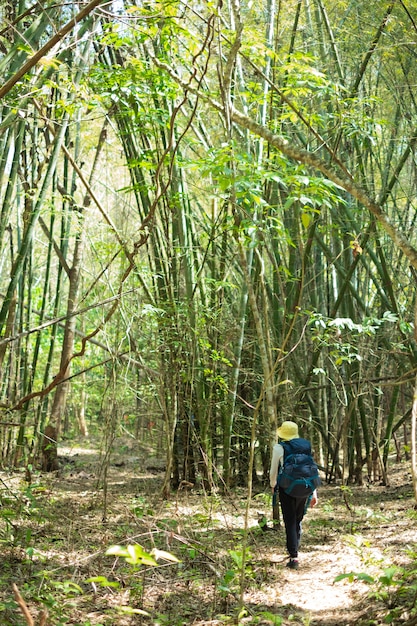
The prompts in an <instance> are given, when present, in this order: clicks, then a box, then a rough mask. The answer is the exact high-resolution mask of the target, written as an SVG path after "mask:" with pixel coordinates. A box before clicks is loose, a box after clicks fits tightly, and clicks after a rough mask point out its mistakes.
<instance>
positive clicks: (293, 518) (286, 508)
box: [279, 489, 308, 559]
mask: <svg viewBox="0 0 417 626" xmlns="http://www.w3.org/2000/svg"><path fill="white" fill-rule="evenodd" d="M307 500H308V498H293V497H292V496H288V495H287V494H286V493H285V491H284V490H283V489H279V501H280V502H281V511H282V517H283V520H284V525H285V533H286V536H287V550H288V554H289V555H290V557H291V558H292V559H296V558H297V556H298V547H299V545H300V539H301V522H302V520H303V517H304V513H305V508H306V504H307Z"/></svg>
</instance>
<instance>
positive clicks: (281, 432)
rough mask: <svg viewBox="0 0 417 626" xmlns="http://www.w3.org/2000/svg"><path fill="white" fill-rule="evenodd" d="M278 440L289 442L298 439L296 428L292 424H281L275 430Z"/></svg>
mask: <svg viewBox="0 0 417 626" xmlns="http://www.w3.org/2000/svg"><path fill="white" fill-rule="evenodd" d="M277 435H278V437H279V439H284V441H290V440H291V439H296V438H297V437H298V426H297V424H295V423H294V422H282V424H281V426H280V427H279V428H278V430H277Z"/></svg>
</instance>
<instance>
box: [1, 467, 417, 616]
mask: <svg viewBox="0 0 417 626" xmlns="http://www.w3.org/2000/svg"><path fill="white" fill-rule="evenodd" d="M116 465H117V464H116V463H115V464H114V466H113V467H112V471H111V477H110V479H109V484H108V490H107V502H106V516H105V519H104V520H103V493H102V490H101V489H98V488H97V480H96V473H95V466H94V463H92V462H91V461H88V462H86V461H84V460H82V458H80V459H79V461H78V462H77V463H76V464H74V463H72V464H71V465H70V466H69V467H64V468H63V469H62V470H61V472H60V473H59V474H55V475H46V474H44V475H42V474H40V473H38V474H37V473H36V472H32V475H31V476H32V481H31V483H30V484H29V483H27V482H26V481H25V475H24V474H23V473H14V474H6V473H4V474H3V477H2V478H1V483H0V501H1V508H0V550H1V560H2V567H1V573H0V623H1V624H2V625H4V626H22V625H25V624H29V623H30V622H29V621H28V615H29V614H30V616H32V618H33V619H34V620H35V622H34V623H36V624H41V623H42V619H46V614H48V618H47V619H48V621H47V622H44V623H47V624H51V625H53V626H61V625H64V624H65V625H66V624H72V625H78V626H100V625H101V626H110V625H111V626H116V625H119V626H124V625H130V624H144V625H150V624H153V625H158V626H163V625H167V626H168V625H169V626H183V625H188V624H195V625H201V626H202V625H205V624H207V625H209V624H210V625H215V624H228V623H230V624H239V623H241V624H272V625H287V624H288V625H289V624H300V625H308V624H310V623H313V622H314V624H318V623H320V624H322V625H323V626H324V625H325V624H326V625H327V624H328V625H329V626H330V624H338V625H339V626H341V625H342V624H348V623H349V621H348V619H351V617H349V618H348V617H347V616H346V615H344V613H343V611H341V613H340V615H337V614H333V615H332V617H331V619H330V618H329V619H327V621H326V619H324V618H323V619H322V620H321V621H320V618H319V617H318V616H317V615H316V616H313V615H312V614H311V611H307V610H305V609H304V608H303V607H302V606H300V605H299V604H297V602H292V603H283V602H281V601H280V596H279V593H280V589H281V588H282V586H283V585H285V584H291V580H289V579H288V572H286V571H285V562H286V556H285V536H284V532H283V531H282V530H273V531H271V532H266V531H265V529H262V528H261V526H260V525H259V524H258V523H257V520H258V517H259V514H260V513H261V514H262V516H263V517H264V516H265V517H266V518H267V520H268V518H269V520H270V501H269V499H268V498H269V494H268V489H267V488H265V489H262V488H261V489H260V490H259V493H258V494H256V495H255V496H254V498H253V502H252V508H251V519H250V527H249V529H247V530H245V527H244V526H245V525H244V512H245V504H246V503H245V498H246V492H245V491H244V490H242V489H240V490H235V491H234V492H233V493H231V494H228V495H227V496H225V495H221V494H213V495H207V494H203V493H200V492H198V491H197V490H195V491H191V492H185V491H184V492H180V493H178V494H174V495H173V496H172V498H171V499H170V500H169V501H163V500H162V499H161V497H160V493H159V490H160V485H161V484H162V478H163V474H162V473H161V474H159V475H158V474H155V473H154V474H146V472H142V473H141V474H139V473H137V467H135V466H134V465H133V466H132V467H130V468H126V467H125V468H121V467H120V466H119V467H116ZM388 496H390V499H389V498H388ZM399 502H400V503H401V506H404V504H405V506H404V509H405V510H404V515H403V516H402V520H403V522H404V523H406V522H407V523H408V525H409V526H412V525H413V523H414V522H415V511H414V509H413V503H412V500H410V499H409V493H408V492H407V491H406V488H402V489H399V490H396V491H393V492H392V493H391V494H388V493H387V494H386V498H385V506H384V507H382V506H381V490H378V493H377V494H375V493H374V492H373V491H372V489H366V488H361V489H359V488H358V489H356V490H355V491H353V490H352V491H351V492H349V493H347V492H346V491H345V492H343V493H342V490H341V489H340V488H338V487H336V486H333V487H329V488H323V489H322V490H321V492H320V505H319V507H318V509H317V511H316V512H315V513H314V515H311V516H307V519H306V524H305V527H306V531H305V535H304V538H303V541H304V542H305V543H304V545H305V551H306V553H307V554H308V553H309V551H312V550H313V548H314V546H325V547H326V549H328V550H337V549H339V548H338V546H341V545H342V546H345V547H346V549H347V550H349V551H350V552H349V554H353V553H354V554H355V558H357V559H358V561H357V562H359V563H360V564H361V567H360V568H359V569H355V570H351V569H348V568H347V565H348V563H346V564H344V563H343V562H342V560H341V561H340V564H338V563H336V565H335V567H336V568H338V567H339V569H336V570H335V576H333V579H332V584H334V585H335V586H337V585H350V586H355V585H364V584H365V585H367V591H366V593H365V594H364V595H361V596H360V602H359V600H358V606H357V607H354V608H355V610H357V623H360V624H362V625H363V626H371V625H373V624H380V623H391V624H394V625H395V624H403V623H404V624H405V623H407V624H417V618H416V615H417V609H416V598H417V583H416V579H417V576H416V574H417V569H416V567H415V565H413V563H415V561H416V546H415V544H413V543H412V541H408V542H407V541H406V542H405V543H404V544H401V542H400V543H399V544H396V545H395V547H394V544H393V543H392V544H390V543H389V542H387V541H384V537H383V533H382V538H381V537H379V535H378V537H379V538H378V539H376V536H377V534H378V533H380V531H381V529H383V527H384V526H385V527H386V528H387V535H388V529H389V531H390V533H391V535H392V533H393V528H394V533H395V526H396V518H395V514H396V513H397V512H398V503H399ZM269 525H270V524H269ZM397 531H398V532H399V529H398V528H397ZM376 542H377V544H378V546H379V549H378V554H377V555H376V553H375V545H376ZM394 553H395V554H396V557H397V561H398V562H397V563H392V555H393V554H394ZM272 555H275V556H274V559H272ZM277 555H278V556H277ZM387 563H392V564H391V566H389V567H387ZM298 574H299V573H298V572H297V573H295V574H294V576H297V575H298ZM319 575H320V572H317V571H315V570H314V568H312V569H311V578H310V579H309V578H308V577H306V574H304V576H303V574H302V573H301V577H300V578H299V579H298V580H299V581H300V583H299V584H298V587H295V588H297V589H298V588H300V589H299V593H300V595H301V594H302V593H309V588H311V585H314V583H315V580H314V577H315V576H319ZM295 583H296V581H295ZM13 585H16V588H15V590H14V589H13ZM302 586H304V589H303V588H301V587H302ZM272 589H275V592H274V593H275V595H274V596H273V597H272V592H271V590H272ZM331 592H332V591H331V587H329V593H331ZM19 602H20V604H19ZM22 603H23V604H22ZM364 603H365V604H364ZM359 604H360V606H359ZM364 606H365V610H364ZM24 607H26V611H27V615H26V616H25V608H24ZM42 615H43V616H44V617H43V618H42ZM332 620H333V621H332ZM337 620H338V621H337Z"/></svg>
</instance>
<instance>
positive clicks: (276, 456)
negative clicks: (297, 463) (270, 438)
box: [269, 443, 284, 489]
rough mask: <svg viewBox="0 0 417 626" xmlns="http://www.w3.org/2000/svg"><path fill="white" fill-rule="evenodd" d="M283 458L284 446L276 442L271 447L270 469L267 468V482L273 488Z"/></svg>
mask: <svg viewBox="0 0 417 626" xmlns="http://www.w3.org/2000/svg"><path fill="white" fill-rule="evenodd" d="M283 459H284V448H283V447H282V445H281V444H280V443H276V444H275V445H274V447H273V448H272V459H271V469H270V470H269V484H270V485H271V489H274V487H275V485H276V484H277V478H278V470H279V466H280V465H281V463H282V461H283Z"/></svg>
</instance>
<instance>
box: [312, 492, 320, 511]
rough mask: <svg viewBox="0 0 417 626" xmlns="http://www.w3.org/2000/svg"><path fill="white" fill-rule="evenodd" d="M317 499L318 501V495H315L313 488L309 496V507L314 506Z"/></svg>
mask: <svg viewBox="0 0 417 626" xmlns="http://www.w3.org/2000/svg"><path fill="white" fill-rule="evenodd" d="M318 501H319V497H318V495H317V489H315V490H314V491H313V495H312V496H311V500H310V507H311V508H312V509H313V508H314V507H315V506H316V504H317V502H318Z"/></svg>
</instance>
